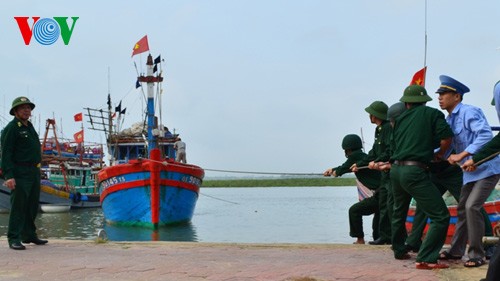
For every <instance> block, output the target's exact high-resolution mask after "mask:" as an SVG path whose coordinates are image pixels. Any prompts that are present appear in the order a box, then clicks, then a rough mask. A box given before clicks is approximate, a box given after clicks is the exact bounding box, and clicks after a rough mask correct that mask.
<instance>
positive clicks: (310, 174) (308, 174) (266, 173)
mask: <svg viewBox="0 0 500 281" xmlns="http://www.w3.org/2000/svg"><path fill="white" fill-rule="evenodd" d="M142 159H147V160H149V161H151V162H155V163H159V164H162V165H165V166H167V165H171V166H182V165H176V164H173V163H168V162H167V161H157V160H152V159H148V158H142ZM203 170H205V171H210V172H223V173H238V174H260V175H286V176H323V174H320V173H272V172H251V171H234V170H218V169H205V168H203Z"/></svg>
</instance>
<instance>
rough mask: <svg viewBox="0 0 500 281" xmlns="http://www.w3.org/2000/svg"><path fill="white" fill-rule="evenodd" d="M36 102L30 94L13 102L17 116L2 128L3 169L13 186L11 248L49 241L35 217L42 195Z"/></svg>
mask: <svg viewBox="0 0 500 281" xmlns="http://www.w3.org/2000/svg"><path fill="white" fill-rule="evenodd" d="M33 108H35V104H33V103H32V102H30V100H29V99H28V98H26V97H18V98H16V99H15V100H14V101H13V102H12V108H11V110H10V115H13V116H14V119H13V120H12V121H11V122H9V124H7V126H6V127H5V128H4V129H3V131H2V136H1V139H0V140H1V145H2V165H1V167H2V172H3V176H4V179H5V182H4V185H5V186H7V187H8V188H9V189H11V195H10V204H11V209H10V216H9V228H8V231H7V239H8V242H9V247H10V248H11V249H14V250H24V249H26V247H25V246H24V245H23V244H22V243H21V241H22V242H23V243H34V244H36V245H43V244H46V243H47V242H48V241H47V240H42V239H39V238H38V236H37V234H36V226H35V218H36V216H37V213H38V201H39V198H40V161H41V157H42V156H41V148H40V140H39V138H38V134H37V133H36V131H35V128H33V125H32V124H31V122H30V121H29V118H30V116H31V111H32V110H33Z"/></svg>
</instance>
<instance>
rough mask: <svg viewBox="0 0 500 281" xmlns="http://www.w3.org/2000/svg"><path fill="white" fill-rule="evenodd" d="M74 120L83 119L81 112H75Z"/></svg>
mask: <svg viewBox="0 0 500 281" xmlns="http://www.w3.org/2000/svg"><path fill="white" fill-rule="evenodd" d="M74 117H75V122H80V121H83V114H82V113H81V112H80V113H77V114H75V116H74Z"/></svg>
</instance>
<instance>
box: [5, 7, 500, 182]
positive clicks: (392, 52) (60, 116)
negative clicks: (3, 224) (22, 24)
mask: <svg viewBox="0 0 500 281" xmlns="http://www.w3.org/2000/svg"><path fill="white" fill-rule="evenodd" d="M425 15H426V13H425V1H424V0H392V1H388V0H387V1H384V0H381V1H372V0H365V1H360V0H352V1H333V0H330V1H316V0H308V1H293V0H283V1H272V0H252V1H238V0H224V1H223V0H212V1H202V0H199V1H189V0H184V1H170V0H166V1H165V0H163V1H22V0H18V1H2V3H1V4H0V32H1V34H2V36H1V39H0V40H1V43H2V44H1V46H2V48H1V52H0V60H1V70H0V74H1V75H0V77H1V78H0V79H1V86H0V95H1V96H2V99H1V100H0V102H1V105H2V106H1V107H0V113H1V114H0V116H1V118H0V120H1V121H2V122H1V123H2V124H1V125H2V126H3V125H4V124H5V122H6V121H7V120H10V119H11V116H10V115H9V114H8V111H9V109H10V106H11V103H12V100H13V99H14V98H16V97H17V96H20V95H25V96H28V97H29V98H30V99H32V101H34V102H35V103H36V108H35V110H34V111H33V114H34V117H35V118H34V121H35V126H37V128H41V132H40V134H43V132H44V128H43V127H44V123H45V121H44V120H45V119H47V118H51V117H55V118H56V120H57V122H58V124H59V128H61V127H62V130H63V134H64V136H66V137H72V136H73V133H75V132H77V131H78V130H80V126H81V125H80V123H75V122H74V121H73V115H74V114H76V113H78V112H82V110H83V108H84V107H91V108H105V107H106V98H107V94H108V88H109V89H110V92H111V98H112V102H113V106H116V105H117V104H118V103H119V102H120V100H121V101H122V106H123V107H126V108H127V112H126V115H125V126H129V125H131V124H132V123H135V122H137V121H140V120H141V112H143V110H144V104H143V102H142V100H143V98H142V93H141V92H140V91H138V90H136V89H135V81H136V77H137V75H136V70H135V68H134V62H136V63H137V64H138V65H140V64H141V63H142V64H144V63H145V61H146V56H147V53H143V54H142V55H136V56H134V57H133V58H131V53H132V48H133V46H134V44H135V43H136V42H137V41H138V40H139V39H141V38H142V37H143V36H144V35H148V38H149V46H150V51H151V54H152V55H153V57H156V56H158V55H160V54H161V56H162V58H164V60H165V62H164V63H163V66H162V67H163V71H164V72H165V75H164V76H165V83H164V85H163V88H164V98H163V105H162V111H163V122H164V123H165V124H166V125H167V126H168V127H169V128H170V129H171V130H174V129H175V131H176V133H180V134H181V136H182V138H183V140H184V141H185V142H186V144H187V160H188V162H190V163H193V164H197V165H199V166H201V167H203V168H206V169H223V170H239V171H261V172H276V173H322V172H323V171H324V170H326V169H327V168H330V167H333V166H337V165H339V164H341V163H343V162H344V160H345V157H344V153H343V151H342V149H341V141H342V138H343V137H344V135H346V134H351V133H356V134H360V132H361V129H362V131H363V136H364V140H365V142H366V145H367V146H368V147H371V145H372V144H373V133H374V125H372V124H370V122H369V118H368V114H367V113H366V112H365V111H364V108H365V107H367V106H368V105H369V104H370V103H371V102H373V101H375V100H382V101H384V102H385V103H387V104H388V105H391V104H393V103H395V102H397V101H398V100H399V98H400V97H401V96H402V92H403V90H404V88H405V87H406V86H407V85H408V84H409V82H410V80H411V78H412V76H413V74H414V73H415V72H416V71H418V70H419V69H421V68H422V67H423V66H424V54H425V31H426V24H425V23H426V21H425ZM19 16H28V17H33V16H39V17H40V18H51V19H52V18H53V17H61V16H68V17H72V16H77V17H79V19H78V20H77V22H76V24H75V27H74V30H73V34H72V36H71V38H70V42H69V44H68V45H64V43H63V41H62V39H61V38H59V40H58V41H56V42H55V43H54V44H52V45H46V46H45V45H41V44H39V43H38V42H37V41H36V40H35V39H34V38H33V39H32V40H31V43H30V45H25V43H24V41H23V37H22V35H21V32H20V29H19V26H18V24H17V22H16V21H15V20H14V17H19ZM499 18H500V1H498V0H483V1H465V0H460V1H456V0H455V1H451V0H442V1H429V3H428V7H427V35H428V36H427V39H428V43H427V59H426V61H427V66H428V72H427V82H426V88H427V89H428V91H429V94H430V96H431V97H433V101H431V102H429V103H428V105H430V106H433V107H438V103H437V99H436V95H435V94H434V92H435V90H436V89H437V88H438V86H439V79H438V77H439V75H441V74H446V75H449V76H452V77H454V78H456V79H458V80H459V81H461V82H463V83H464V84H466V85H467V86H469V88H470V89H471V93H467V94H466V95H465V101H464V102H465V103H470V104H473V105H476V106H479V107H481V108H483V110H484V112H485V114H486V116H487V117H488V119H489V121H490V124H491V125H498V120H497V118H496V113H495V111H494V107H493V106H491V105H490V102H491V99H492V89H493V85H494V83H495V82H496V81H498V80H499V79H500V50H499V47H500V35H499V34H500V33H499V31H498V27H499V22H498V19H499ZM68 22H69V23H70V24H71V21H70V20H68ZM30 26H31V22H30ZM108 69H109V70H110V79H109V81H110V83H109V85H108ZM141 69H142V70H144V67H142V68H140V69H139V71H141ZM40 120H42V122H40ZM61 120H62V121H61ZM85 121H88V119H87V118H86V120H85ZM85 134H86V140H87V141H97V142H103V141H104V136H103V135H101V134H100V133H99V132H92V131H90V130H88V124H87V123H85ZM206 174H207V176H221V173H217V172H209V171H208V172H207V173H206ZM222 175H225V174H222ZM229 175H230V174H229Z"/></svg>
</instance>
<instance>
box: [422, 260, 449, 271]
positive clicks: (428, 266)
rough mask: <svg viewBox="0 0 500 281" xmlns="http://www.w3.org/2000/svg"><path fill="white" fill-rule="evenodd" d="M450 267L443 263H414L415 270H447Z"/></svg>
mask: <svg viewBox="0 0 500 281" xmlns="http://www.w3.org/2000/svg"><path fill="white" fill-rule="evenodd" d="M448 267H450V266H449V265H447V264H444V263H428V262H416V263H415V268H416V269H443V268H448Z"/></svg>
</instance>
